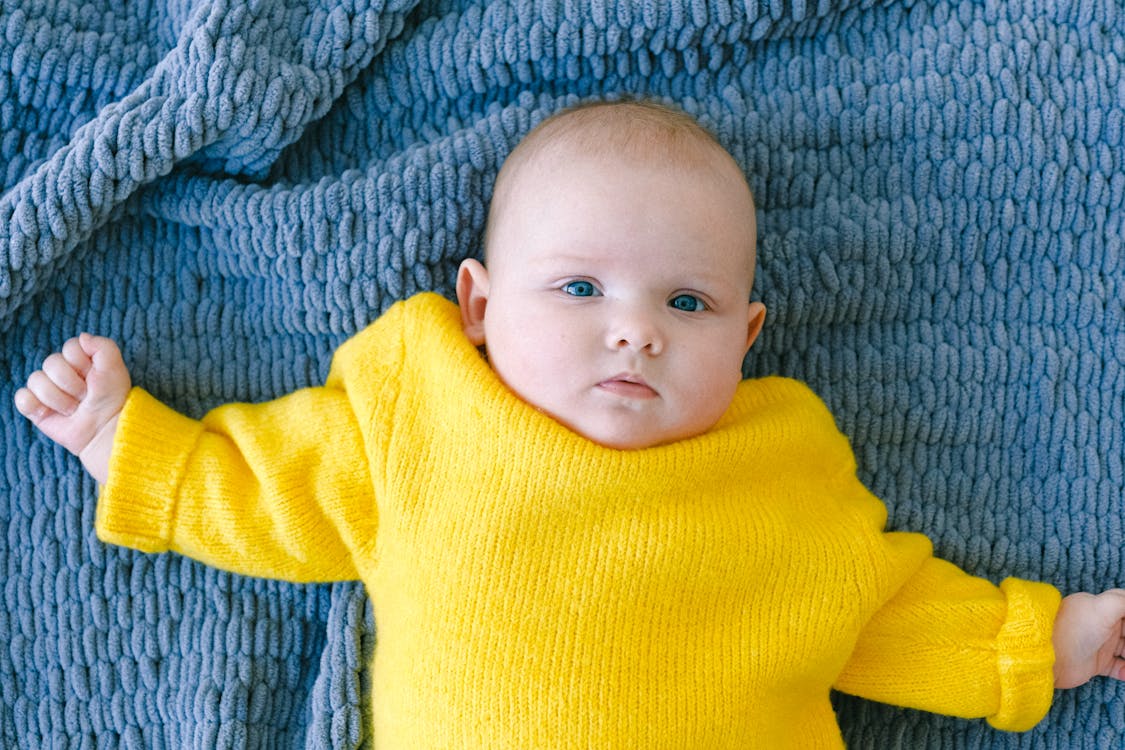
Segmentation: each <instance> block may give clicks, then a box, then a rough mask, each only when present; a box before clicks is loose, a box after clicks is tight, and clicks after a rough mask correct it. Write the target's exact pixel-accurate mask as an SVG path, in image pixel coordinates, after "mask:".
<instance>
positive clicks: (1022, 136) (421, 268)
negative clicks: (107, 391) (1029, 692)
mask: <svg viewBox="0 0 1125 750" xmlns="http://www.w3.org/2000/svg"><path fill="white" fill-rule="evenodd" d="M98 5H99V4H87V3H85V2H80V1H79V0H35V1H33V2H28V1H27V0H24V1H23V2H20V1H19V0H0V8H2V10H0V370H2V371H3V372H4V373H5V374H6V376H5V377H4V378H3V382H0V420H2V421H3V453H2V454H0V518H2V523H3V529H4V532H5V535H4V537H3V539H4V543H3V549H2V550H0V585H2V587H3V601H2V603H0V745H2V746H4V747H21V748H41V747H44V748H45V747H50V748H62V747H73V748H94V747H98V748H103V747H127V748H177V749H178V748H200V749H207V750H210V749H211V748H216V747H219V748H228V747H248V748H269V749H271V750H272V749H273V748H285V747H308V748H327V747H331V748H352V747H364V746H370V740H369V730H370V726H369V717H368V715H367V712H366V711H365V708H364V707H365V705H366V704H367V699H368V696H369V690H368V682H367V679H366V677H365V675H364V669H365V666H366V663H367V661H368V658H369V656H370V654H371V652H372V649H373V647H374V642H375V638H376V635H377V634H376V632H375V627H374V624H373V620H372V616H371V610H370V607H369V605H368V602H367V601H366V599H365V597H364V594H363V591H362V589H361V588H360V587H359V586H358V585H354V584H340V585H333V586H295V585H289V584H284V583H278V582H270V581H260V580H250V579H243V578H238V577H234V576H230V575H227V574H222V573H218V572H216V571H213V570H209V569H207V568H205V567H203V566H201V565H198V564H196V563H193V562H190V561H187V560H184V559H181V558H179V557H177V556H175V555H163V556H151V557H150V556H144V555H140V554H136V553H133V552H131V551H127V550H122V549H117V548H110V547H107V546H105V545H102V544H100V543H99V542H98V541H97V540H96V539H95V537H94V534H93V514H94V510H93V509H94V502H95V496H96V487H95V485H94V483H93V482H92V481H91V480H90V479H89V478H88V477H86V476H85V475H84V473H83V471H82V469H81V467H80V465H79V463H78V462H77V461H76V460H75V459H74V458H72V457H70V456H69V455H67V454H66V453H65V452H64V451H62V450H61V449H59V448H57V447H55V446H53V445H51V444H50V443H49V442H48V441H46V440H45V439H42V438H40V437H37V436H36V435H35V434H34V431H33V429H32V427H31V426H30V425H29V424H27V423H26V422H25V421H24V420H23V419H22V418H20V417H19V416H18V414H17V413H16V411H15V409H14V408H13V407H12V406H11V399H12V394H13V393H14V390H15V388H16V386H17V385H18V384H21V383H22V382H23V380H24V379H25V378H26V376H27V375H28V373H29V372H31V371H32V370H33V369H35V368H36V367H37V366H38V363H39V361H40V360H41V359H42V357H43V356H45V355H46V354H47V353H48V352H50V351H52V350H53V349H55V348H56V347H58V346H59V344H60V343H61V342H62V341H63V340H65V339H66V338H67V337H69V336H71V335H73V334H75V333H76V332H78V331H80V330H92V331H96V332H99V333H103V334H106V335H109V336H113V337H115V338H117V339H118V340H119V341H120V342H121V343H122V345H123V348H124V351H125V357H126V360H127V362H128V364H129V366H130V368H131V371H132V373H133V376H134V380H135V381H136V382H137V383H140V384H143V385H145V386H146V387H147V388H149V389H150V390H151V391H153V392H154V393H155V394H156V395H157V396H159V397H161V398H163V399H165V400H166V401H168V402H170V403H171V404H172V405H174V406H175V407H177V408H179V409H181V410H182V411H184V412H186V413H188V414H192V415H199V414H202V413H203V412H204V411H205V410H206V409H207V408H209V407H211V406H214V405H216V404H218V403H221V402H225V401H230V400H263V399H266V398H270V397H274V396H277V395H280V394H282V393H285V392H288V391H290V390H293V389H295V388H298V387H301V386H305V385H309V384H314V383H317V382H319V381H321V380H322V379H323V377H324V376H325V374H326V370H327V366H328V362H329V359H330V356H331V353H332V351H333V349H334V348H335V347H336V346H337V345H338V344H339V343H340V342H341V341H343V340H344V339H345V338H346V337H348V336H349V335H350V334H352V333H353V332H355V331H356V330H358V329H359V328H360V327H362V326H363V325H364V324H365V323H366V322H368V321H370V320H372V319H373V318H375V317H376V316H377V315H378V314H379V313H380V312H381V311H382V310H383V309H385V308H386V307H387V306H388V305H389V304H390V303H391V302H393V301H394V300H396V299H399V298H402V297H405V296H407V295H409V294H411V293H413V292H416V291H419V290H426V289H433V290H438V291H440V292H444V293H446V294H450V293H451V291H452V283H453V279H454V272H455V270H456V266H457V263H458V261H459V260H460V259H461V258H462V257H464V256H466V255H470V254H474V253H477V252H478V251H479V244H480V240H479V237H480V231H481V227H482V224H483V221H484V216H485V207H486V205H487V201H488V199H489V195H490V192H491V186H492V180H493V177H494V175H495V173H496V170H497V167H498V165H499V164H500V162H501V161H502V160H503V158H504V156H505V155H506V154H507V152H508V151H509V150H510V149H511V147H512V146H513V144H514V143H516V141H518V140H519V138H520V136H521V135H522V134H523V133H525V132H526V131H527V130H528V129H529V128H530V127H531V126H532V125H533V124H534V123H535V122H537V121H538V120H540V119H541V118H542V117H544V116H545V115H547V114H549V113H550V112H552V111H555V110H557V109H559V108H560V107H562V106H564V105H567V104H569V103H573V102H575V101H577V100H579V99H581V98H585V97H590V96H602V95H616V94H623V93H628V94H641V95H648V96H653V97H658V98H666V99H669V100H672V101H675V102H678V103H679V104H681V105H682V106H683V107H684V108H686V109H687V110H688V111H690V112H692V113H693V114H695V115H697V116H698V117H700V118H701V119H702V120H703V121H704V122H705V123H706V124H707V125H709V126H710V127H711V128H712V129H713V130H714V131H715V132H716V133H718V134H719V137H720V138H721V140H722V141H723V142H724V144H725V145H727V146H728V147H729V148H730V150H731V151H732V153H733V154H734V155H735V156H736V158H737V159H738V160H739V162H740V163H741V164H742V165H743V166H744V167H745V169H746V172H747V174H748V175H749V178H750V181H751V184H752V186H753V188H754V190H755V192H756V195H757V199H758V204H759V208H760V215H759V223H760V258H759V266H760V268H759V276H758V282H757V289H756V294H757V296H758V298H760V299H762V300H763V301H765V302H766V304H767V306H768V307H769V309H770V312H771V314H770V318H769V322H768V325H767V330H766V332H765V333H764V334H763V336H762V339H761V340H760V342H759V343H758V344H757V345H756V346H755V348H754V350H753V351H752V353H751V355H750V357H749V358H748V360H747V366H746V373H747V374H748V375H760V374H767V373H781V374H785V375H789V376H793V377H797V378H802V379H804V380H806V381H808V382H809V383H811V384H812V385H813V387H814V388H815V389H816V390H817V391H818V392H819V393H821V394H822V395H823V396H824V398H825V399H826V400H827V401H828V402H829V405H830V406H831V407H832V409H833V410H834V412H835V413H836V415H837V416H838V421H839V424H840V426H841V428H842V429H843V430H844V431H845V432H846V433H847V434H848V436H849V437H850V438H851V439H852V441H853V443H854V445H855V449H856V452H857V455H858V458H859V465H860V472H861V474H862V477H863V479H864V480H865V481H866V482H867V483H868V484H869V486H870V487H871V488H872V489H873V490H874V491H875V492H876V493H877V494H879V495H880V496H881V497H882V498H884V499H885V501H886V502H887V505H888V508H889V510H890V521H889V523H890V526H891V527H893V528H899V529H911V530H918V531H922V532H925V533H927V534H928V535H930V536H931V537H932V538H933V540H934V543H935V546H936V549H937V551H938V553H939V554H941V555H942V556H944V557H946V558H948V559H950V560H952V561H954V562H956V563H958V564H960V565H962V566H963V567H965V568H967V569H968V570H970V571H971V572H973V573H976V574H979V575H982V576H985V577H988V578H990V579H993V580H999V579H1001V578H1003V577H1004V576H1007V575H1018V576H1023V577H1030V578H1035V579H1043V580H1047V581H1050V582H1052V583H1054V584H1056V585H1058V586H1059V587H1061V588H1062V589H1064V590H1065V591H1070V590H1078V589H1101V588H1104V587H1108V586H1112V585H1116V584H1125V571H1123V570H1122V551H1121V550H1122V541H1123V520H1122V505H1123V503H1122V496H1123V492H1125V465H1123V457H1125V430H1123V423H1125V401H1123V396H1122V394H1123V393H1125V369H1123V364H1125V303H1123V300H1125V288H1123V286H1125V284H1123V282H1125V257H1123V247H1122V237H1123V236H1125V226H1123V218H1122V217H1123V216H1125V210H1123V209H1125V205H1123V204H1125V169H1123V167H1125V165H1123V163H1122V162H1123V155H1125V144H1123V130H1125V71H1123V67H1125V11H1122V9H1121V6H1120V4H1119V2H1118V0H1010V1H1005V0H988V1H987V2H974V1H972V0H964V1H962V2H957V1H956V0H932V1H923V0H918V1H917V2H909V1H905V0H904V1H900V2H896V1H894V0H882V1H880V2H875V1H874V0H818V2H805V1H804V0H745V2H738V1H736V0H669V1H668V2H663V1H662V0H633V1H632V2H630V1H629V0H535V1H533V0H460V1H458V0H428V1H422V2H418V1H417V0H415V1H414V2H411V1H410V0H385V1H383V0H145V1H144V2H129V3H124V2H119V3H105V4H104V7H98ZM835 702H836V708H837V710H838V713H839V716H840V722H841V724H842V726H843V730H844V734H845V736H846V738H847V741H848V743H849V745H850V746H853V747H858V748H889V747H902V748H923V747H927V748H929V747H932V748H961V747H1005V748H1007V747H1011V748H1015V747H1028V748H1030V747H1066V748H1077V747H1119V746H1121V744H1122V742H1123V741H1125V739H1123V738H1125V688H1122V687H1119V686H1118V685H1116V684H1110V683H1107V682H1104V681H1096V682H1094V683H1093V684H1090V685H1088V686H1086V687H1084V688H1081V689H1078V690H1073V691H1069V692H1067V693H1063V694H1059V695H1058V697H1057V700H1056V702H1055V705H1054V707H1053V708H1052V710H1051V713H1050V715H1049V716H1048V718H1047V720H1046V721H1045V722H1044V723H1043V724H1041V725H1040V726H1039V727H1037V728H1036V729H1035V730H1033V731H1032V732H1030V733H1028V734H1026V735H1003V734H1000V733H997V732H994V731H993V730H991V729H989V728H988V727H987V726H986V725H985V724H984V723H983V722H981V721H964V720H958V719H949V718H943V717H935V716H929V715H925V714H922V713H918V712H914V711H909V710H904V709H896V708H891V707H887V706H880V705H876V704H872V703H867V702H864V701H860V700H858V699H855V698H850V697H846V696H837V697H836V698H835Z"/></svg>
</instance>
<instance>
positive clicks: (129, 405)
mask: <svg viewBox="0 0 1125 750" xmlns="http://www.w3.org/2000/svg"><path fill="white" fill-rule="evenodd" d="M202 432H203V425H202V424H201V423H200V422H197V421H196V420H193V419H188V418H187V417H185V416H183V415H182V414H179V413H178V412H176V411H173V410H172V409H170V408H168V407H167V406H165V405H164V404H162V403H160V402H159V401H157V400H156V399H155V398H153V397H152V396H150V395H149V394H148V393H147V392H146V391H144V390H143V389H141V388H134V389H133V390H132V391H130V392H129V397H128V399H127V400H126V402H125V406H124V408H122V410H121V416H120V417H119V418H118V423H117V432H116V434H115V435H114V439H113V451H112V452H111V454H110V458H109V478H108V480H107V482H106V484H105V486H104V487H102V490H101V494H100V496H99V498H98V508H97V514H96V522H95V523H96V528H97V534H98V538H99V539H101V540H102V541H103V542H108V543H110V544H117V545H121V546H124V547H132V548H133V549H137V550H140V551H142V552H164V551H166V550H167V549H168V545H169V542H170V540H171V537H172V516H173V514H174V512H175V505H176V498H177V496H178V491H179V486H180V481H181V478H182V477H183V474H184V467H185V466H186V465H187V459H188V457H189V456H190V455H191V453H192V450H193V449H194V448H195V445H196V444H197V443H198V441H199V437H200V434H201V433H202Z"/></svg>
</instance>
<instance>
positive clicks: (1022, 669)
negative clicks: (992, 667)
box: [988, 578, 1062, 732]
mask: <svg viewBox="0 0 1125 750" xmlns="http://www.w3.org/2000/svg"><path fill="white" fill-rule="evenodd" d="M1000 588H1001V590H1003V592H1004V594H1005V596H1006V597H1007V599H1008V614H1007V617H1006V618H1005V621H1004V625H1003V627H1001V629H1000V634H999V636H998V638H997V640H998V643H997V646H998V655H997V659H998V662H999V663H998V665H997V666H998V668H999V672H1000V710H998V711H997V712H996V714H995V715H993V716H990V717H989V718H988V723H989V724H991V725H992V726H993V727H995V728H997V729H1002V730H1005V731H1009V732H1022V731H1025V730H1027V729H1031V728H1032V727H1033V726H1035V725H1036V724H1038V723H1039V721H1040V720H1041V719H1042V718H1043V717H1044V716H1046V715H1047V710H1048V709H1050V707H1051V701H1052V699H1053V698H1054V690H1055V672H1054V666H1055V649H1054V646H1053V645H1052V641H1051V636H1052V633H1053V632H1054V625H1055V614H1056V613H1057V612H1058V609H1059V603H1060V601H1061V599H1062V596H1061V595H1060V594H1059V591H1058V589H1056V588H1055V587H1053V586H1049V585H1047V584H1045V583H1033V582H1031V581H1023V580H1020V579H1018V578H1009V579H1007V580H1005V581H1004V582H1002V583H1001V584H1000Z"/></svg>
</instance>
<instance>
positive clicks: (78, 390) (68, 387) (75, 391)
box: [43, 342, 86, 401]
mask: <svg viewBox="0 0 1125 750" xmlns="http://www.w3.org/2000/svg"><path fill="white" fill-rule="evenodd" d="M68 343H69V342H68ZM63 349H64V352H65V350H66V347H64V348H63ZM79 366H81V363H79ZM43 372H44V373H45V374H46V375H47V377H48V378H50V380H51V382H52V383H54V384H55V387H56V388H58V389H59V390H60V391H62V392H63V393H65V394H66V395H68V396H70V397H72V398H74V400H75V401H81V400H82V399H83V398H85V397H86V379H85V377H84V375H85V370H76V369H75V365H74V364H72V363H71V362H70V361H69V359H67V357H66V355H65V354H58V353H56V354H52V355H51V356H49V357H47V359H45V360H44V361H43Z"/></svg>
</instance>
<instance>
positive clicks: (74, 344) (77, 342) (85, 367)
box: [62, 334, 93, 378]
mask: <svg viewBox="0 0 1125 750" xmlns="http://www.w3.org/2000/svg"><path fill="white" fill-rule="evenodd" d="M84 335H87V336H88V335H89V334H84ZM62 356H63V359H65V360H66V361H67V364H69V365H70V366H71V367H73V368H74V370H75V372H77V373H78V374H79V375H81V376H82V377H83V378H85V377H86V373H88V372H89V371H90V368H91V367H92V366H93V362H92V361H91V360H90V355H89V354H87V353H86V349H85V347H83V346H82V339H81V337H79V336H75V337H74V338H72V339H68V340H67V342H66V343H65V344H63V347H62Z"/></svg>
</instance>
